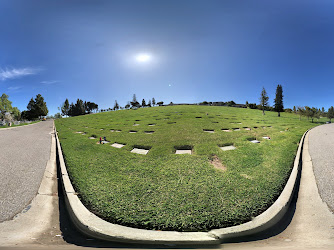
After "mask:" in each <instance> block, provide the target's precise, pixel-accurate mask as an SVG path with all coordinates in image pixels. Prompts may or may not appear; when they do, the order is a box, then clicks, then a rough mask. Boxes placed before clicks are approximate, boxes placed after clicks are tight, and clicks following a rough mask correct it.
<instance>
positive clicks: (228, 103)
mask: <svg viewBox="0 0 334 250" xmlns="http://www.w3.org/2000/svg"><path fill="white" fill-rule="evenodd" d="M235 104H236V103H235V102H234V101H228V102H227V103H226V105H227V106H229V107H233V106H234V105H235Z"/></svg>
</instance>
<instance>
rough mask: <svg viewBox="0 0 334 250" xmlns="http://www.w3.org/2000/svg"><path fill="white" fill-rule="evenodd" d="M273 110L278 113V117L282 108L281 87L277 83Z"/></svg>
mask: <svg viewBox="0 0 334 250" xmlns="http://www.w3.org/2000/svg"><path fill="white" fill-rule="evenodd" d="M274 110H275V111H276V112H277V113H278V117H280V116H281V112H283V110H284V106H283V88H282V85H280V84H278V85H277V88H276V98H275V105H274Z"/></svg>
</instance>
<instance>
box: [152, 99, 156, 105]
mask: <svg viewBox="0 0 334 250" xmlns="http://www.w3.org/2000/svg"><path fill="white" fill-rule="evenodd" d="M152 105H153V106H155V99H154V97H153V98H152Z"/></svg>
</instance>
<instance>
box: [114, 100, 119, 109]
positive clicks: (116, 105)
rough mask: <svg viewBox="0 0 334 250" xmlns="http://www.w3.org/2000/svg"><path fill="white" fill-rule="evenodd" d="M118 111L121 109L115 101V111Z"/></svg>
mask: <svg viewBox="0 0 334 250" xmlns="http://www.w3.org/2000/svg"><path fill="white" fill-rule="evenodd" d="M118 109H119V105H118V103H117V100H115V105H114V110H118Z"/></svg>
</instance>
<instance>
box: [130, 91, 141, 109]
mask: <svg viewBox="0 0 334 250" xmlns="http://www.w3.org/2000/svg"><path fill="white" fill-rule="evenodd" d="M131 105H132V107H133V108H140V103H139V102H138V101H137V97H136V94H134V95H133V97H132V102H131Z"/></svg>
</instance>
